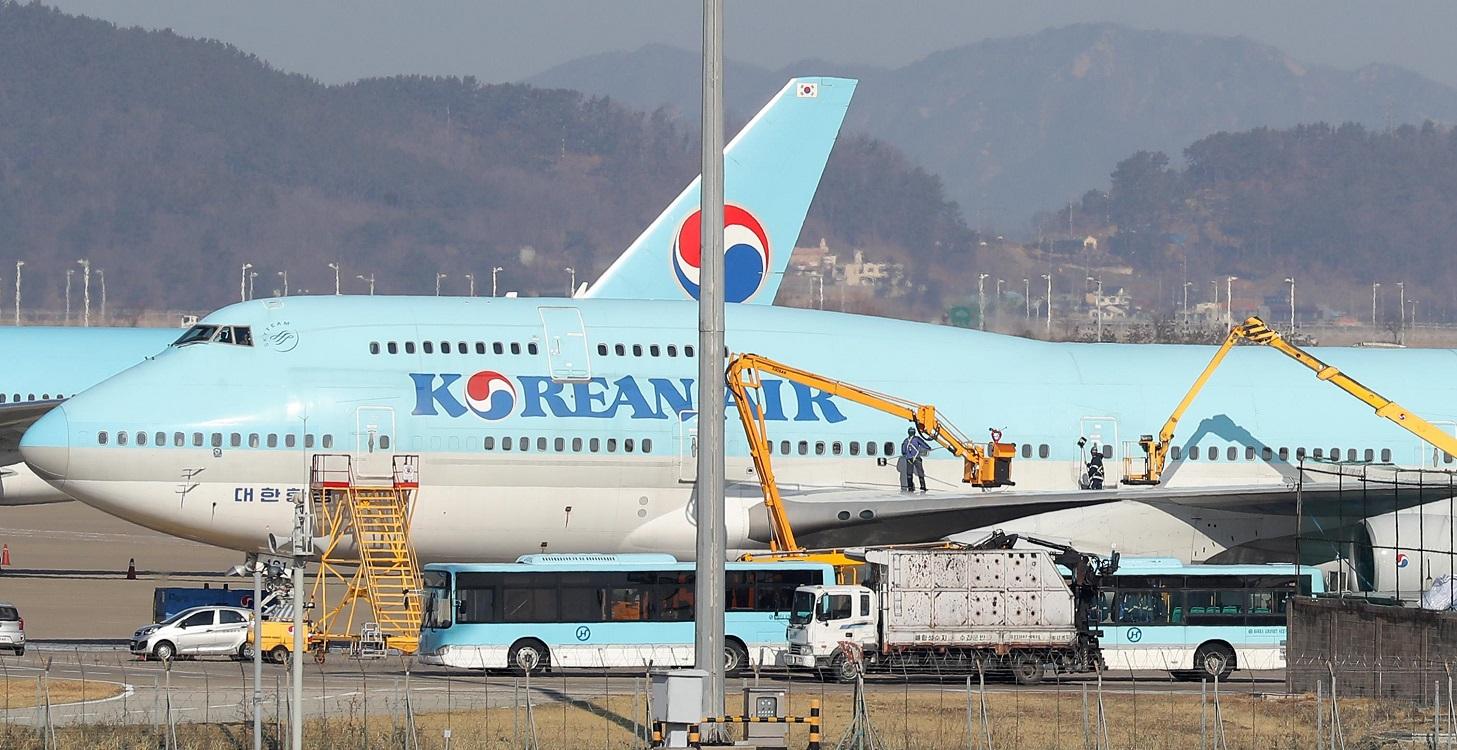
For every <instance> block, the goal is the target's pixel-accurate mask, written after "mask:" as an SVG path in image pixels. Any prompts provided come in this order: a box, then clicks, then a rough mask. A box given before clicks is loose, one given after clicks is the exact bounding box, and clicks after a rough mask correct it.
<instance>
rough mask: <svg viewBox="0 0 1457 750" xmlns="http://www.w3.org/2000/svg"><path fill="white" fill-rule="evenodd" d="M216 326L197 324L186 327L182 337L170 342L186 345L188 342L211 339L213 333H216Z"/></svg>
mask: <svg viewBox="0 0 1457 750" xmlns="http://www.w3.org/2000/svg"><path fill="white" fill-rule="evenodd" d="M217 331H218V327H217V326H203V325H197V326H193V327H191V328H189V329H187V332H186V333H184V334H182V337H181V338H179V339H177V340H176V341H174V342H172V345H173V346H187V345H188V344H201V343H204V342H207V341H210V340H212V336H213V334H214V333H217Z"/></svg>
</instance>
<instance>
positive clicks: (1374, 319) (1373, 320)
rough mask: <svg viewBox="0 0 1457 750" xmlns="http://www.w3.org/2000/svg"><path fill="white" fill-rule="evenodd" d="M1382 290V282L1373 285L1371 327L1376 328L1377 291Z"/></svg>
mask: <svg viewBox="0 0 1457 750" xmlns="http://www.w3.org/2000/svg"><path fill="white" fill-rule="evenodd" d="M1380 288H1381V282H1376V283H1374V284H1372V285H1371V327H1372V328H1375V327H1376V290H1377V289H1380Z"/></svg>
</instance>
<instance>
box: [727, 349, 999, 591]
mask: <svg viewBox="0 0 1457 750" xmlns="http://www.w3.org/2000/svg"><path fill="white" fill-rule="evenodd" d="M763 373H768V374H770V375H773V376H776V377H780V378H783V379H785V380H788V381H791V382H794V383H799V384H801V385H804V386H807V387H810V388H817V389H819V390H821V391H824V392H825V393H828V394H830V395H832V396H838V397H840V398H843V399H845V400H847V401H853V402H855V403H857V404H861V405H864V406H868V407H870V408H872V409H876V410H879V411H883V412H886V413H887V414H892V415H895V416H898V417H900V418H902V419H907V420H910V421H911V422H913V423H914V424H915V427H916V431H917V432H918V433H920V435H921V436H922V437H923V438H925V439H927V440H934V441H936V442H937V443H940V444H941V445H942V446H945V447H946V448H947V449H948V450H949V451H951V452H952V453H953V454H955V455H957V456H959V457H961V459H962V461H963V462H964V465H963V468H962V481H963V482H966V483H967V484H970V485H972V486H974V487H1000V486H1003V485H1010V484H1012V480H1011V468H1012V456H1013V455H1014V454H1015V452H1016V446H1015V445H1013V444H1011V443H1003V442H1001V433H1000V432H999V431H997V430H992V431H991V433H992V439H991V441H990V442H988V443H987V444H986V447H985V448H983V447H982V446H981V445H979V444H976V443H973V442H971V441H970V440H968V439H967V438H966V436H965V435H963V434H962V433H961V431H959V430H957V429H956V427H955V426H953V425H952V424H951V423H950V422H948V421H946V420H944V419H942V418H940V416H939V415H938V414H937V413H936V407H934V406H932V405H930V404H917V403H913V402H911V401H907V400H905V399H901V398H897V397H895V396H888V395H886V394H883V393H877V392H875V391H872V390H869V389H866V388H861V387H859V386H856V385H852V384H850V383H846V382H844V381H842V380H835V379H832V378H827V377H824V376H822V375H817V374H815V373H812V372H809V371H808V370H801V369H799V368H796V367H791V366H789V365H786V364H784V363H782V362H778V361H775V360H773V359H770V358H768V357H764V356H761V355H758V354H740V355H736V356H735V357H733V359H732V360H730V362H729V366H728V372H727V379H728V388H729V391H730V392H731V393H732V394H733V397H734V404H735V405H736V406H737V407H738V413H739V421H740V422H741V423H742V424H743V427H744V436H745V438H746V439H747V440H748V444H749V455H750V456H751V457H752V458H753V461H754V471H755V472H756V473H757V474H758V476H759V485H760V487H761V488H762V490H763V492H764V507H765V508H766V509H767V510H768V513H769V529H770V539H769V549H770V552H769V553H768V554H750V555H745V556H744V557H743V558H742V559H744V560H773V559H782V558H783V557H785V556H793V557H796V558H799V559H804V558H809V559H814V560H820V561H823V562H828V563H830V564H832V565H835V566H836V567H837V568H838V569H841V570H844V569H846V568H849V567H852V566H858V565H863V564H864V561H863V560H857V559H852V558H850V557H847V556H846V555H845V554H844V553H843V552H842V551H838V550H827V551H820V552H810V551H808V550H805V549H804V548H803V547H801V546H800V545H799V543H798V542H797V541H796V540H795V538H794V529H793V527H792V525H791V524H790V521H789V516H788V514H786V513H785V510H784V503H783V500H782V499H781V497H780V495H779V487H778V485H777V484H776V483H775V480H774V468H773V466H772V463H771V460H770V456H771V454H772V453H773V451H772V448H771V445H770V443H769V439H768V437H767V430H766V427H765V424H764V411H763V409H760V408H758V407H757V406H756V403H757V404H762V403H764V400H763V399H762V398H760V399H759V400H758V401H757V402H756V401H755V400H754V399H751V398H750V396H749V391H750V389H753V390H758V391H760V393H761V395H762V387H763V380H762V375H763Z"/></svg>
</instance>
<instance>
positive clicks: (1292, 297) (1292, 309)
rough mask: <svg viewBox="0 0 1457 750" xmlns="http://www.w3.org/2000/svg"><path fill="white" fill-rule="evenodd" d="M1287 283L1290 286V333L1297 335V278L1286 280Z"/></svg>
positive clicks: (1292, 277)
mask: <svg viewBox="0 0 1457 750" xmlns="http://www.w3.org/2000/svg"><path fill="white" fill-rule="evenodd" d="M1285 283H1286V284H1289V285H1290V333H1295V277H1294V276H1291V277H1290V278H1288V279H1285Z"/></svg>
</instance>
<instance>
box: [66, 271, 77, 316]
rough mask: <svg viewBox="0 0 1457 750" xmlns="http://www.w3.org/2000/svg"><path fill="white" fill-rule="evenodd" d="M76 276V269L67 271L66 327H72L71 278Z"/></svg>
mask: <svg viewBox="0 0 1457 750" xmlns="http://www.w3.org/2000/svg"><path fill="white" fill-rule="evenodd" d="M74 275H76V269H74V268H67V269H66V325H71V277H72V276H74Z"/></svg>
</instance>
